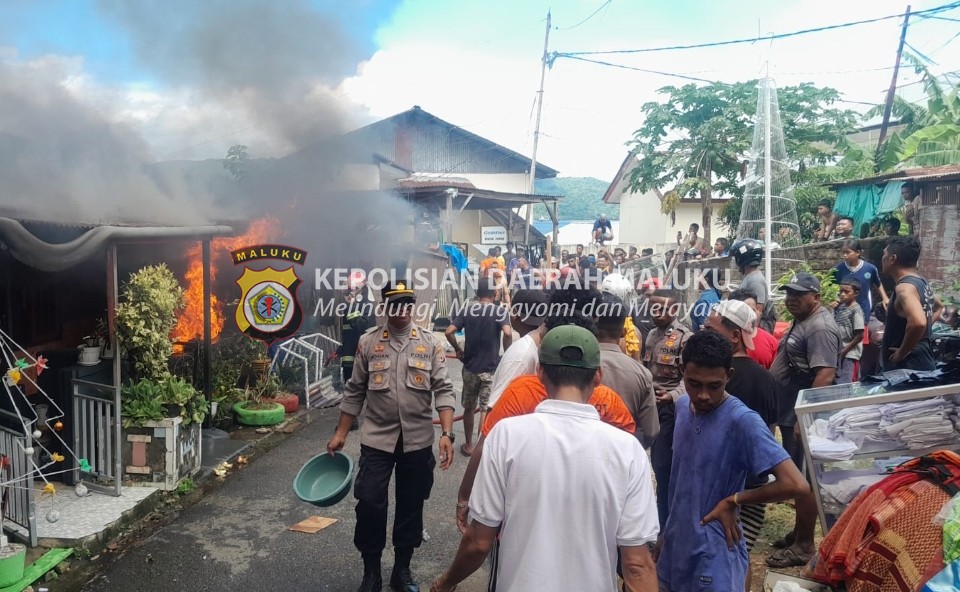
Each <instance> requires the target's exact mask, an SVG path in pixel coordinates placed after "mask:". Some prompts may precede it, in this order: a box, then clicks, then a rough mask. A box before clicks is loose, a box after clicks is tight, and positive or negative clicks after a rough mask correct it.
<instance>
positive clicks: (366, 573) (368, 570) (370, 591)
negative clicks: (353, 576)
mask: <svg viewBox="0 0 960 592" xmlns="http://www.w3.org/2000/svg"><path fill="white" fill-rule="evenodd" d="M381 590H383V576H382V575H380V556H379V555H364V556H363V581H362V582H360V588H359V589H358V590H357V592H380V591H381Z"/></svg>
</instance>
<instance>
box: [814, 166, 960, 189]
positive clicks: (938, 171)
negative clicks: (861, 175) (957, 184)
mask: <svg viewBox="0 0 960 592" xmlns="http://www.w3.org/2000/svg"><path fill="white" fill-rule="evenodd" d="M953 178H956V179H957V180H960V164H948V165H946V166H939V167H924V168H914V169H903V170H902V171H897V172H895V173H887V174H886V175H878V176H876V177H867V178H865V179H857V180H855V181H845V182H843V183H830V184H829V185H827V186H828V187H849V186H853V185H870V184H873V183H884V182H886V181H891V180H894V179H896V180H898V181H938V180H947V179H953Z"/></svg>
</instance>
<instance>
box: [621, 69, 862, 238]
mask: <svg viewBox="0 0 960 592" xmlns="http://www.w3.org/2000/svg"><path fill="white" fill-rule="evenodd" d="M658 92H659V93H660V94H661V95H663V96H664V97H665V100H664V101H663V102H650V103H647V104H645V105H643V107H642V108H641V109H642V111H643V113H644V115H645V120H644V124H643V127H641V128H640V129H638V130H637V131H636V132H635V133H634V135H633V139H632V140H631V142H630V143H629V146H630V148H631V150H632V151H633V153H634V154H635V155H636V157H637V161H638V165H637V167H636V168H635V169H634V170H633V173H632V175H631V178H630V186H631V189H633V190H634V191H650V190H653V189H657V190H661V191H663V190H664V189H666V191H664V193H665V196H664V197H665V199H664V201H665V202H671V203H678V202H679V200H680V199H683V198H697V197H699V199H700V203H701V205H702V208H703V213H702V224H701V226H702V228H703V237H704V242H705V243H709V241H710V239H711V237H710V228H711V223H712V220H713V203H712V202H713V195H714V192H715V191H719V192H720V193H722V194H724V195H726V196H729V197H732V198H734V199H735V200H739V199H741V198H742V197H743V185H742V183H741V171H742V170H745V169H744V161H745V159H746V158H747V152H748V151H749V149H750V143H751V140H752V138H753V127H754V125H753V124H754V121H753V119H754V114H755V113H756V108H757V81H755V80H753V81H749V82H737V83H734V84H723V83H719V82H716V83H712V84H709V85H706V86H697V85H694V84H688V85H685V86H681V87H675V86H667V87H664V88H662V89H660V90H659V91H658ZM777 94H778V96H779V102H780V118H781V121H782V122H783V133H784V143H785V144H786V148H787V154H788V155H790V160H791V163H790V164H791V168H793V169H804V168H806V167H810V166H817V165H823V164H826V163H828V162H829V161H830V160H831V159H835V158H836V157H837V153H838V152H837V146H838V145H840V144H842V143H843V142H844V136H845V135H846V134H847V133H849V132H851V131H853V129H854V123H855V122H856V120H857V115H856V113H854V112H853V111H850V110H848V109H837V108H835V107H833V104H834V103H835V102H836V101H837V100H838V99H839V98H840V95H839V93H838V92H837V91H836V90H834V89H832V88H818V87H816V86H814V85H812V84H808V83H805V84H800V85H798V86H788V87H785V88H781V89H778V91H777ZM739 205H740V204H739V203H732V204H731V206H732V207H734V208H735V211H736V212H739V209H740V208H739ZM738 220H739V215H738V216H737V217H736V219H735V220H731V219H729V218H728V217H726V216H725V217H724V223H725V224H727V225H730V224H731V223H732V225H733V227H734V228H735V227H736V222H737V221H738Z"/></svg>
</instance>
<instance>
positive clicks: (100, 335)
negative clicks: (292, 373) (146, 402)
mask: <svg viewBox="0 0 960 592" xmlns="http://www.w3.org/2000/svg"><path fill="white" fill-rule="evenodd" d="M232 234H233V230H232V229H231V228H230V227H226V226H215V225H209V226H153V225H146V224H142V223H141V224H131V223H126V224H102V223H83V222H77V223H72V224H66V223H62V222H50V221H46V220H42V219H37V218H36V217H31V216H30V215H29V214H24V213H22V212H19V213H14V212H0V246H2V248H0V274H2V277H3V278H4V282H3V289H2V290H0V329H2V330H3V332H4V334H5V335H6V336H8V337H9V340H10V341H11V342H12V343H15V344H16V346H17V348H20V350H19V351H13V355H14V356H27V355H28V356H30V357H31V358H39V357H40V356H42V357H43V358H44V359H45V360H46V364H47V369H46V371H45V372H44V373H43V374H42V375H39V376H37V378H36V381H35V382H33V381H22V382H21V383H20V384H18V385H15V386H14V385H11V388H18V389H20V392H21V393H22V394H23V398H22V399H21V398H14V397H9V399H8V400H0V448H3V447H4V446H6V447H7V448H10V447H11V446H12V449H3V450H0V453H2V454H5V455H7V456H8V457H16V456H17V455H20V454H24V450H27V449H32V447H31V446H24V445H22V444H20V445H17V444H16V443H17V442H23V441H27V442H30V440H29V439H30V438H31V437H37V436H39V437H38V439H37V441H38V442H39V443H41V444H43V443H45V446H44V449H45V450H49V451H50V452H51V453H53V454H59V455H62V456H63V457H65V460H64V461H63V464H62V465H60V466H58V467H57V468H56V470H55V471H51V472H50V475H49V479H52V480H62V481H63V482H64V483H65V484H68V485H72V484H74V483H75V482H76V481H77V479H78V478H79V471H78V469H79V468H80V467H78V466H77V463H76V459H78V458H83V459H85V460H87V461H88V463H89V465H90V466H89V467H86V468H85V469H89V470H85V471H84V473H85V475H84V476H85V477H86V478H87V479H88V480H91V481H95V482H97V483H100V484H102V485H103V488H102V489H101V491H103V492H106V493H109V494H112V495H120V494H121V492H122V488H121V480H122V479H123V477H124V474H123V468H122V467H121V462H120V456H119V451H120V448H121V446H120V434H121V423H120V422H121V417H120V415H121V414H120V412H119V410H120V404H121V402H120V386H121V381H122V380H123V373H122V362H123V360H122V356H121V355H117V344H116V333H115V331H114V322H113V321H114V311H115V310H116V305H117V298H118V293H119V288H120V283H121V282H122V281H123V280H124V278H126V277H127V276H128V275H129V274H130V273H131V272H133V271H135V270H137V269H139V268H140V267H142V266H144V265H148V264H153V263H157V262H161V261H167V262H169V263H170V264H171V266H172V267H173V268H174V269H175V271H177V272H179V273H180V275H181V277H183V274H186V275H187V278H188V285H190V286H191V289H192V290H194V291H195V292H199V294H200V302H199V303H195V304H194V306H193V307H192V308H191V309H190V312H191V313H194V312H195V310H200V311H202V310H203V296H204V290H203V285H204V281H203V280H204V277H208V278H212V273H211V266H210V258H209V257H198V258H197V257H193V256H192V255H193V254H197V255H199V254H201V253H202V252H206V253H209V252H210V245H211V243H212V242H214V241H216V240H229V239H219V238H218V237H228V236H230V235H232ZM185 252H186V253H187V256H184V253H185ZM191 279H192V281H191ZM207 293H209V292H207ZM210 310H212V311H215V310H217V307H211V309H210ZM202 316H203V315H202V312H201V314H200V317H201V322H200V324H199V327H198V326H197V325H196V324H195V323H193V319H190V318H188V317H187V316H186V311H185V312H184V317H183V325H182V327H181V332H180V333H178V335H179V336H181V337H180V338H182V339H184V340H185V341H191V340H196V339H198V338H201V341H202V338H205V339H206V342H207V343H209V342H210V340H211V339H213V338H215V336H214V335H213V328H214V327H217V329H218V330H219V327H221V326H222V321H219V320H216V319H211V321H212V322H211V323H209V325H208V326H209V329H210V330H207V331H206V332H205V331H204V323H203V321H202ZM91 336H95V337H93V338H92V339H93V342H92V343H88V345H95V346H96V347H95V349H96V351H95V352H94V355H93V356H92V357H91V356H84V355H83V354H82V353H81V352H82V350H83V349H91V348H90V347H87V348H84V347H83V346H84V342H85V341H88V342H89V341H90V340H91ZM98 339H99V341H98ZM0 364H3V365H4V368H3V369H2V370H3V371H4V372H6V371H7V369H8V368H9V367H10V366H11V360H9V359H4V360H0ZM204 378H206V376H205V377H204ZM41 389H42V392H41ZM43 393H45V396H40V395H41V394H43ZM47 397H49V400H48V399H47ZM50 407H53V408H52V409H51V408H50ZM55 411H59V412H62V413H63V417H62V418H61V419H59V420H58V421H57V423H56V424H55V425H56V427H57V429H56V431H57V434H55V435H54V434H51V433H49V432H48V430H47V429H46V428H47V427H48V426H45V425H43V422H42V421H40V422H38V423H37V424H36V425H37V431H35V432H33V433H32V434H31V433H24V423H23V418H27V419H29V420H32V419H33V418H41V417H44V416H47V415H53V414H54V412H55ZM37 460H40V461H41V462H42V459H37ZM38 464H39V463H38ZM14 466H17V464H16V463H14ZM44 480H45V481H46V480H47V477H46V476H45V477H44ZM91 488H92V486H91ZM35 503H36V499H35V497H34V491H33V489H32V488H22V489H19V490H17V491H15V492H13V493H12V495H11V503H9V504H6V505H5V516H6V517H7V524H8V525H13V528H14V529H15V530H16V531H17V532H18V533H19V534H20V535H22V537H23V538H25V539H27V540H28V541H29V542H31V543H36V541H37V538H38V526H39V525H38V522H37V520H36V512H35V511H34V508H33V505H34V504H35ZM46 526H50V525H49V524H46ZM42 536H43V535H42V533H41V537H42Z"/></svg>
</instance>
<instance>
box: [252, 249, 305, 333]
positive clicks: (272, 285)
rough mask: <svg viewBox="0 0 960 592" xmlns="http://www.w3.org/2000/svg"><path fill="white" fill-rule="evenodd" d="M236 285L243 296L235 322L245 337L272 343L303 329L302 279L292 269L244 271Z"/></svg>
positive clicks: (268, 268) (269, 268)
mask: <svg viewBox="0 0 960 592" xmlns="http://www.w3.org/2000/svg"><path fill="white" fill-rule="evenodd" d="M237 285H239V286H240V291H241V295H240V303H239V305H238V306H237V312H236V321H237V327H238V328H239V329H240V331H242V332H243V333H244V334H246V335H247V336H249V337H252V338H254V339H260V340H262V341H266V342H267V343H270V342H273V341H276V340H278V339H284V338H286V337H289V336H291V335H293V334H294V333H296V332H297V330H298V329H299V328H300V323H301V322H302V321H303V310H302V309H301V308H300V302H299V301H298V300H297V287H299V285H300V278H298V277H297V274H296V272H294V270H293V267H292V266H291V267H288V268H287V269H283V270H278V269H274V268H273V267H267V268H266V269H262V270H254V269H250V268H245V269H244V270H243V275H241V276H240V278H239V279H238V280H237Z"/></svg>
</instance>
